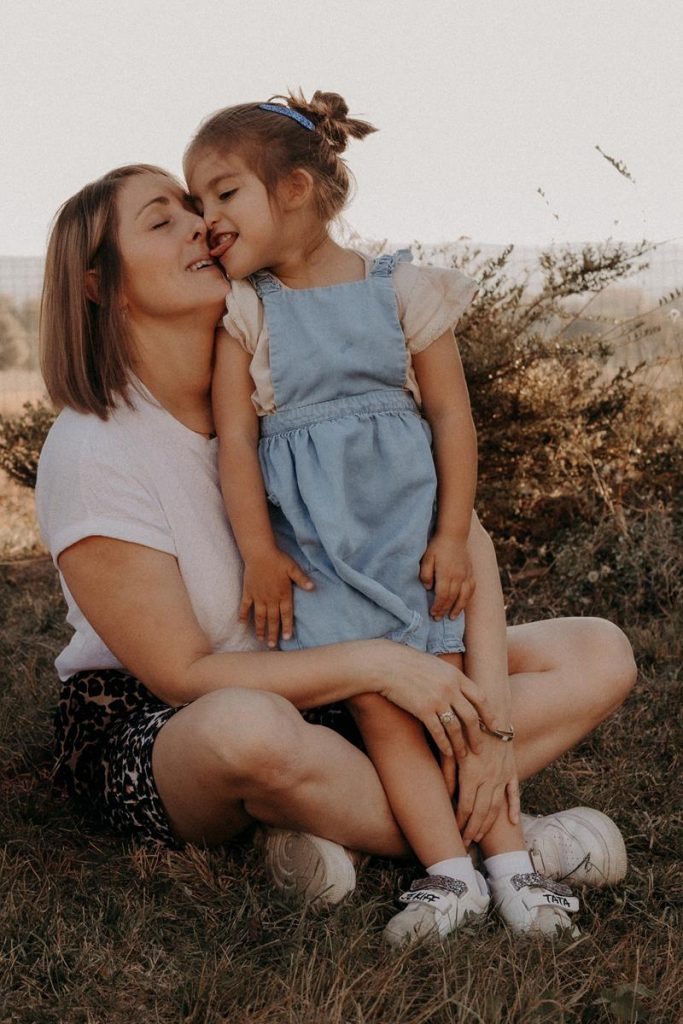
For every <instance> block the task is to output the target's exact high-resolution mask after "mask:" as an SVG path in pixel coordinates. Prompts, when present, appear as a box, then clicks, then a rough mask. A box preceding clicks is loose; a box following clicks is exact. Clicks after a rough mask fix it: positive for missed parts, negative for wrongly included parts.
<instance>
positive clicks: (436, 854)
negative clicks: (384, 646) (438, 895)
mask: <svg viewBox="0 0 683 1024" xmlns="http://www.w3.org/2000/svg"><path fill="white" fill-rule="evenodd" d="M346 703H347V706H348V707H349V708H350V710H351V712H352V714H353V716H354V718H355V720H356V724H357V725H358V728H359V730H360V733H361V735H362V737H363V741H364V743H365V746H366V748H367V751H368V754H369V755H370V758H371V760H372V763H373V765H374V766H375V769H376V771H377V774H378V775H379V777H380V779H381V780H382V785H383V787H384V790H385V792H386V794H387V797H388V799H389V803H390V805H391V808H392V811H393V813H394V817H395V818H396V821H397V822H398V824H399V826H400V827H401V829H402V831H403V834H404V835H405V837H406V839H407V840H408V842H409V844H410V846H411V848H412V850H413V852H414V853H415V856H416V857H417V858H418V860H419V861H420V862H421V863H422V864H423V865H424V866H425V867H429V866H430V865H432V864H436V863H437V862H439V861H443V860H448V859H450V858H452V857H465V856H466V850H465V847H464V846H463V842H462V839H461V838H460V833H459V831H458V827H457V825H456V822H455V816H454V814H453V808H452V805H451V800H450V796H449V794H448V791H447V789H446V784H445V782H444V778H443V775H442V773H441V771H440V769H439V766H438V764H437V762H436V760H435V758H434V755H433V754H432V752H431V750H430V748H429V746H428V744H427V740H426V738H425V734H424V730H423V728H422V725H421V723H420V722H418V721H417V720H416V719H415V718H413V717H412V716H411V715H409V714H407V713H406V712H405V711H403V710H402V709H401V708H397V707H396V706H395V705H394V704H391V703H390V702H389V701H387V700H386V699H385V698H384V697H380V696H379V695H378V694H364V695H363V696H360V697H354V698H351V699H350V700H348V701H347V702H346Z"/></svg>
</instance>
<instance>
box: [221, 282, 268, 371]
mask: <svg viewBox="0 0 683 1024" xmlns="http://www.w3.org/2000/svg"><path fill="white" fill-rule="evenodd" d="M225 310H226V312H225V316H224V317H223V326H224V327H225V329H226V331H227V332H228V334H229V335H230V336H231V337H233V338H235V339H236V340H237V341H238V342H239V343H240V345H241V346H242V348H244V349H246V351H247V352H252V353H253V352H254V351H255V350H256V345H257V344H258V340H259V337H260V336H261V333H262V331H263V305H262V303H261V300H260V299H259V297H258V294H257V292H256V289H255V288H254V286H253V285H252V283H251V282H250V281H248V280H240V281H230V285H229V288H228V294H227V295H226V297H225Z"/></svg>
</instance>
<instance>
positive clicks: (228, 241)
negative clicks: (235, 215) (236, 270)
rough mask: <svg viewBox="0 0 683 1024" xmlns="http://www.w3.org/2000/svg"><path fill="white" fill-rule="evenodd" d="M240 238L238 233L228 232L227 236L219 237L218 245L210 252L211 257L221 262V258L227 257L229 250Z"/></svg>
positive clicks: (217, 238) (217, 239)
mask: <svg viewBox="0 0 683 1024" xmlns="http://www.w3.org/2000/svg"><path fill="white" fill-rule="evenodd" d="M238 237H239V235H238V233H237V231H228V232H226V233H225V234H221V235H217V236H216V244H215V245H214V247H213V248H212V249H210V250H209V255H210V256H211V257H212V258H213V259H215V260H219V259H220V258H221V256H224V255H225V253H226V252H227V251H228V249H230V248H232V246H233V245H234V244H235V242H236V241H237V239H238Z"/></svg>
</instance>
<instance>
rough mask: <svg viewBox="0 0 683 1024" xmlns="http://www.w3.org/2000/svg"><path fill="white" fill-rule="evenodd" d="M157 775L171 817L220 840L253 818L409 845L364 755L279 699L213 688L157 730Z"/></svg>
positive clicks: (199, 837) (192, 836) (367, 843)
mask: <svg viewBox="0 0 683 1024" xmlns="http://www.w3.org/2000/svg"><path fill="white" fill-rule="evenodd" d="M152 767H153V772H154V779H155V782H156V785H157V789H158V790H159V795H160V796H161V800H162V802H163V804H164V807H165V809H166V813H167V814H168V817H169V820H170V822H171V825H172V827H173V829H174V831H175V832H176V834H177V835H178V836H180V838H181V839H184V840H186V841H188V842H195V843H206V844H207V845H219V844H221V843H224V842H226V841H227V840H229V839H231V838H233V837H234V836H235V835H237V834H238V833H239V832H241V831H242V830H243V829H245V828H246V827H247V826H248V825H250V824H251V823H253V822H254V821H255V820H256V821H260V822H264V823H266V824H269V825H276V826H279V827H281V828H291V829H296V830H299V831H302V832H314V833H315V834H316V835H320V836H323V837H324V838H327V839H332V840H334V841H335V842H338V843H341V844H343V845H344V846H348V847H351V848H353V849H358V850H365V851H367V852H368V853H375V854H378V855H383V856H400V855H402V854H405V853H406V852H407V846H406V843H405V840H404V839H403V837H402V835H401V833H400V831H399V829H398V826H397V825H396V822H395V821H394V818H393V815H392V813H391V810H390V808H389V804H388V802H387V799H386V796H385V794H384V790H383V789H382V785H381V783H380V781H379V778H378V776H377V773H376V772H375V769H374V768H373V766H372V764H371V762H370V760H369V759H368V758H367V757H366V756H365V754H363V753H361V751H359V750H357V749H356V748H355V747H353V746H352V745H351V744H350V743H348V742H347V741H346V740H344V739H342V737H341V736H338V735H337V734H336V733H334V732H332V731H331V730H330V729H326V728H324V727H323V726H318V725H309V724H308V723H306V722H305V721H304V720H303V719H302V717H301V715H300V714H299V712H298V711H297V710H296V709H295V708H294V707H293V706H292V705H291V704H290V703H289V702H288V701H286V700H284V698H282V697H278V696H276V695H275V694H269V693H261V692H258V691H254V690H239V689H229V690H218V691H216V692H214V693H210V694H207V695H206V696H204V697H200V698H199V699H198V700H196V701H194V702H193V703H192V704H190V705H189V706H188V707H186V708H183V709H182V710H181V711H179V712H178V713H177V714H176V715H174V716H173V718H171V719H170V720H169V721H168V722H167V723H166V725H165V726H164V727H163V728H162V729H161V730H160V731H159V735H158V736H157V739H156V741H155V744H154V749H153V755H152Z"/></svg>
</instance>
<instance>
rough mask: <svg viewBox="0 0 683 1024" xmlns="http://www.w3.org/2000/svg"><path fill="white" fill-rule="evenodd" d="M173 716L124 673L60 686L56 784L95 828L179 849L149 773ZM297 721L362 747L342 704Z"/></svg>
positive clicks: (81, 677) (81, 676)
mask: <svg viewBox="0 0 683 1024" xmlns="http://www.w3.org/2000/svg"><path fill="white" fill-rule="evenodd" d="M181 707H186V705H181ZM177 711H180V707H170V706H169V705H168V704H164V703H163V701H161V700H159V698H158V697H155V696H154V694H152V693H150V692H149V690H148V689H146V687H145V686H143V684H142V683H141V682H140V680H139V679H136V678H135V677H134V676H131V675H129V674H128V673H126V672H121V671H118V670H116V669H96V670H92V671H87V672H77V673H76V675H73V676H71V677H70V678H69V679H67V680H66V682H65V683H63V684H62V690H61V693H60V697H59V703H58V705H57V708H56V711H55V716H54V724H55V733H56V737H55V739H56V760H55V765H54V769H53V780H54V783H55V785H56V786H57V788H58V789H60V790H61V791H62V792H64V793H65V794H67V795H68V796H70V797H72V798H73V799H74V801H75V802H76V805H77V806H78V809H79V810H80V811H81V813H83V814H85V815H86V816H87V817H90V818H94V819H95V820H96V821H97V823H98V824H99V825H102V826H104V827H105V828H109V829H112V830H113V831H115V832H118V833H121V834H124V835H129V836H132V837H134V838H136V839H137V840H139V841H140V842H143V843H158V842H161V843H164V844H165V845H166V846H170V847H171V848H172V849H176V850H178V849H182V847H183V846H184V845H185V844H184V843H183V842H182V840H180V839H179V838H178V837H177V836H176V835H174V833H173V831H172V829H171V825H170V823H169V821H168V818H167V816H166V812H165V810H164V807H163V804H162V803H161V797H160V796H159V793H158V791H157V788H156V784H155V782H154V775H153V774H152V747H153V746H154V741H155V739H156V737H157V734H158V732H159V730H160V729H161V727H162V726H163V725H165V724H166V722H168V720H169V719H170V718H172V717H173V715H174V714H175V713H176V712H177ZM303 717H304V718H305V719H306V721H308V722H310V723H311V724H312V725H325V726H327V728H330V729H334V731H335V732H338V733H340V734H341V735H342V736H344V738H345V739H348V740H349V741H350V742H351V743H354V744H355V745H356V746H359V747H361V749H363V742H362V740H361V738H360V734H359V732H358V730H357V728H356V725H355V722H354V721H353V718H352V717H351V714H350V713H349V711H348V710H347V709H346V707H345V706H344V705H343V704H330V705H327V706H326V707H321V708H311V709H310V710H309V711H304V712H303Z"/></svg>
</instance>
